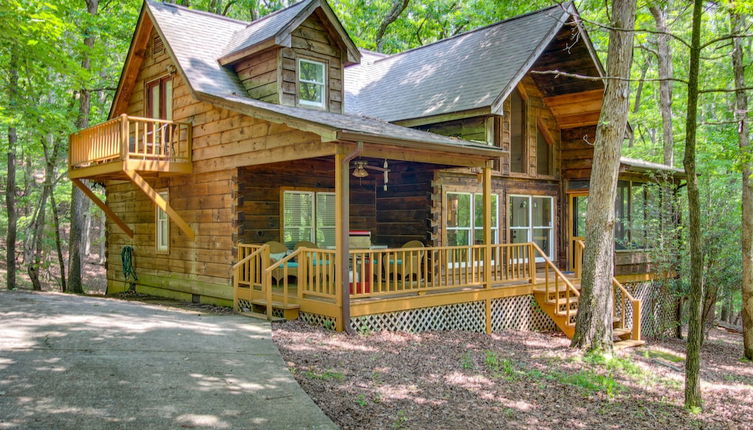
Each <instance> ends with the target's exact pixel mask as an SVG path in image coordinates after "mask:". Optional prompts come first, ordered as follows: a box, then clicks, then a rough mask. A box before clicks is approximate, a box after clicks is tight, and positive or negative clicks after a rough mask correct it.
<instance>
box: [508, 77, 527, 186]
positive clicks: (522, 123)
mask: <svg viewBox="0 0 753 430" xmlns="http://www.w3.org/2000/svg"><path fill="white" fill-rule="evenodd" d="M527 158H528V157H527V154H526V102H525V100H523V97H521V96H520V93H519V92H518V91H513V92H512V94H511V95H510V171H512V172H517V173H525V172H526V161H527Z"/></svg>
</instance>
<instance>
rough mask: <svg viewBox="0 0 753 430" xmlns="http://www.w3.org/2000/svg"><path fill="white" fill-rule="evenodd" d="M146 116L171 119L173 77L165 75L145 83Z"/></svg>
mask: <svg viewBox="0 0 753 430" xmlns="http://www.w3.org/2000/svg"><path fill="white" fill-rule="evenodd" d="M146 116H147V117H148V118H158V119H167V120H172V119H173V79H172V77H170V76H166V77H164V78H161V79H157V80H155V81H152V82H149V83H148V84H146Z"/></svg>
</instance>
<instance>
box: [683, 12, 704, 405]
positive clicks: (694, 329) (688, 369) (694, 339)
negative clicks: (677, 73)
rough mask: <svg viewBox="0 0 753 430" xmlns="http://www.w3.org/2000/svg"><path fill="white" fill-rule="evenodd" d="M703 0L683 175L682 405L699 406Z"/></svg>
mask: <svg viewBox="0 0 753 430" xmlns="http://www.w3.org/2000/svg"><path fill="white" fill-rule="evenodd" d="M702 13H703V0H694V2H693V24H692V33H691V42H690V62H689V64H688V103H687V117H686V122H685V158H684V159H683V165H684V166H685V175H686V176H687V183H688V241H689V244H690V292H689V294H688V300H687V301H688V346H687V352H686V358H685V407H686V408H688V409H699V408H701V407H702V403H703V401H702V398H701V375H700V371H701V342H702V338H703V325H702V318H701V315H702V312H703V309H702V307H703V247H702V246H701V208H700V197H699V192H698V176H697V174H696V129H697V125H698V124H697V117H698V71H699V68H700V58H701V19H702Z"/></svg>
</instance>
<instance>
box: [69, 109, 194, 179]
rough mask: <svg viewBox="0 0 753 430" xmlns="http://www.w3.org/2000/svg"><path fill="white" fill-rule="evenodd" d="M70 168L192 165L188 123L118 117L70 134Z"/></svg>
mask: <svg viewBox="0 0 753 430" xmlns="http://www.w3.org/2000/svg"><path fill="white" fill-rule="evenodd" d="M69 154H70V155H69V157H70V158H69V164H70V168H71V169H76V168H84V167H90V166H94V165H97V164H103V163H108V162H114V161H154V162H172V163H190V162H191V124H189V123H183V122H175V121H167V120H162V119H152V118H141V117H135V116H128V115H125V114H123V115H120V116H119V117H117V118H114V119H111V120H109V121H107V122H103V123H101V124H97V125H95V126H93V127H89V128H87V129H84V130H81V131H78V132H76V133H74V134H72V135H71V140H70V151H69Z"/></svg>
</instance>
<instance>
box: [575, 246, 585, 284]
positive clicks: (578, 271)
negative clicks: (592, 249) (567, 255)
mask: <svg viewBox="0 0 753 430" xmlns="http://www.w3.org/2000/svg"><path fill="white" fill-rule="evenodd" d="M585 251H586V244H585V242H583V240H581V239H576V240H575V253H574V254H575V255H573V259H574V260H575V261H573V263H574V264H573V266H574V269H575V279H580V278H581V277H582V275H583V253H584V252H585Z"/></svg>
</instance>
